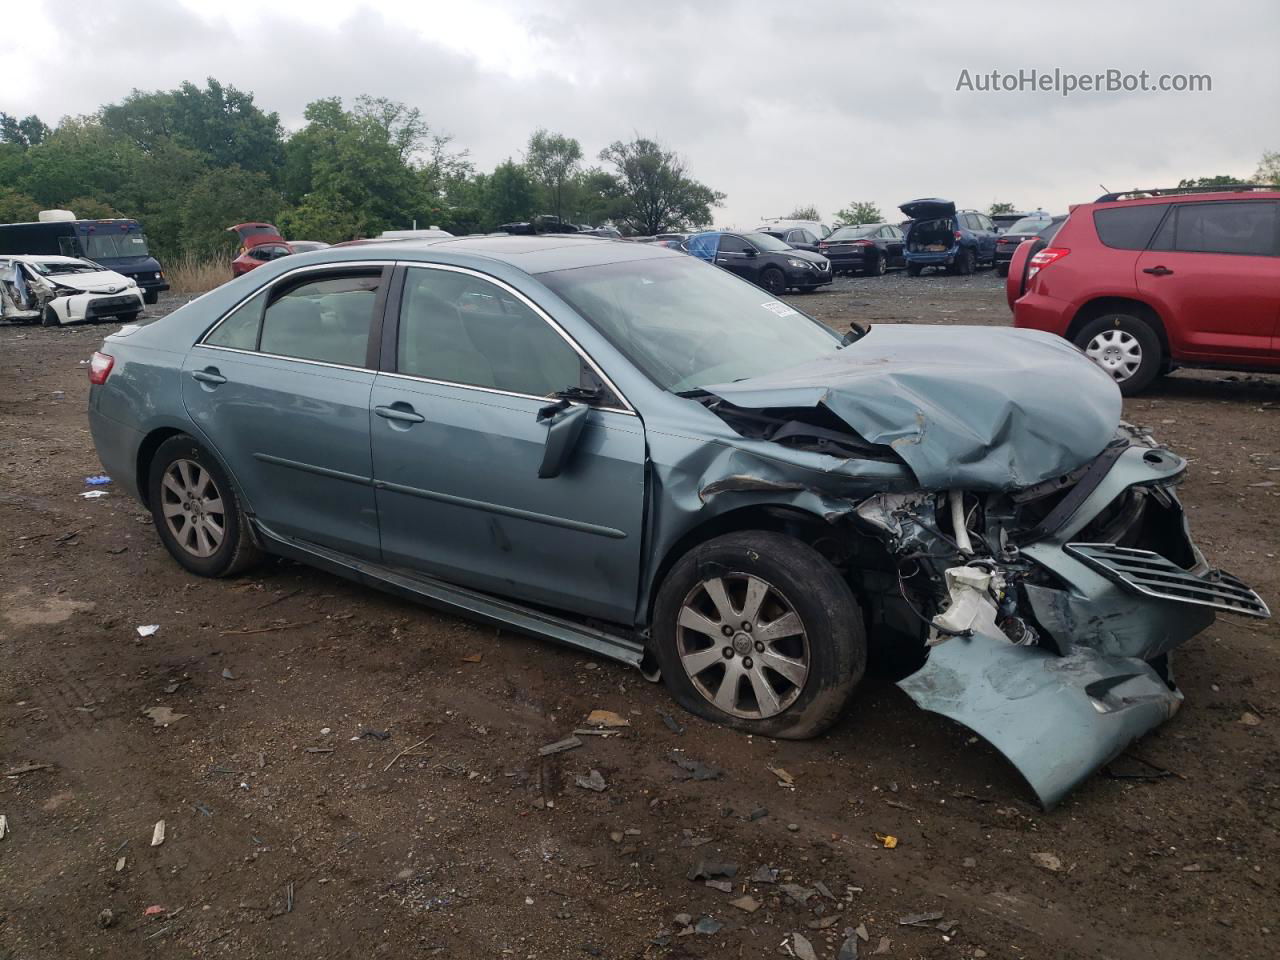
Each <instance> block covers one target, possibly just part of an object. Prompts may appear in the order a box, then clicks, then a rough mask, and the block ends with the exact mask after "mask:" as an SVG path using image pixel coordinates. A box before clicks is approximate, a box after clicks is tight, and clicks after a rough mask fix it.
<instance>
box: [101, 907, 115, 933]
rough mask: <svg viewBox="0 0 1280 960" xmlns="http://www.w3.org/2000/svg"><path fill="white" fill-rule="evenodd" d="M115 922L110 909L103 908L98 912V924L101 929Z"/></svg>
mask: <svg viewBox="0 0 1280 960" xmlns="http://www.w3.org/2000/svg"><path fill="white" fill-rule="evenodd" d="M115 922H116V915H115V914H114V913H112V912H111V911H110V910H103V911H101V912H100V913H99V914H98V926H100V927H101V928H102V929H103V930H106V929H107V928H108V927H110V926H112V925H114V924H115Z"/></svg>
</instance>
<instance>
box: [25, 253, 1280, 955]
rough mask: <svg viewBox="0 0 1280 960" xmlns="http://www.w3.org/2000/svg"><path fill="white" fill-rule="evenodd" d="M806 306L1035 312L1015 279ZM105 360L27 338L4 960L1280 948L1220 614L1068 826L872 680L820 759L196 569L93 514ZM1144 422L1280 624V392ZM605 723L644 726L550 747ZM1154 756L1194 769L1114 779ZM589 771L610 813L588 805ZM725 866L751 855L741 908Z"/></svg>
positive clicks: (470, 638) (885, 318)
mask: <svg viewBox="0 0 1280 960" xmlns="http://www.w3.org/2000/svg"><path fill="white" fill-rule="evenodd" d="M794 302H795V303H796V304H797V306H799V307H800V308H801V309H804V310H807V311H809V312H811V313H814V314H815V315H817V316H819V317H820V318H821V319H822V320H824V321H826V322H828V323H831V324H832V325H835V326H843V325H844V324H845V323H847V322H848V320H850V319H854V318H858V319H864V320H870V321H872V322H873V323H876V322H909V323H964V324H1007V323H1008V322H1009V313H1008V310H1007V308H1006V306H1005V303H1004V295H1003V287H1002V284H1001V282H1000V281H999V280H998V279H997V278H995V277H993V276H992V275H991V274H990V273H989V272H987V273H983V274H979V275H977V276H975V277H972V278H955V277H942V276H938V277H933V276H925V277H921V278H918V279H910V278H907V277H905V276H904V275H901V274H890V275H889V276H887V277H885V278H880V279H855V280H843V279H842V280H840V281H839V282H838V283H837V284H836V285H835V287H834V288H833V289H831V290H829V291H825V292H822V293H816V294H811V295H808V296H800V297H797V298H795V300H794ZM173 306H175V303H174V302H171V301H164V302H162V303H161V304H160V306H159V307H158V308H152V312H153V313H160V312H164V311H165V310H167V309H172V308H173ZM106 332H107V329H106V328H101V327H99V328H92V327H90V328H84V327H81V328H65V329H54V330H48V329H42V328H38V327H6V328H0V357H2V358H3V362H2V363H0V449H2V450H3V453H2V454H0V550H2V551H3V557H4V562H3V574H0V774H2V773H3V772H5V771H13V770H15V769H18V770H20V769H22V768H23V767H24V766H26V765H29V764H37V765H48V766H47V768H43V769H37V770H34V771H31V772H26V773H16V774H14V775H9V776H0V815H4V816H6V817H7V819H8V826H9V834H8V836H6V837H4V838H3V839H2V840H0V960H3V958H14V960H18V958H22V960H26V958H54V957H57V958H63V957H73V956H76V957H83V956H95V957H121V958H137V957H152V956H155V957H184V958H187V957H234V958H250V957H273V958H286V957H287V958H293V957H326V958H331V957H346V956H351V957H361V958H365V957H369V956H377V957H392V958H401V957H403V958H408V957H414V958H418V957H430V956H441V957H468V958H469V957H486V958H490V957H492V958H501V957H512V958H521V960H524V958H551V957H573V958H583V957H607V958H639V957H653V958H684V957H717V958H718V957H766V956H768V957H772V956H779V955H782V956H786V955H788V954H787V952H786V950H787V949H788V948H786V947H782V946H781V945H782V944H783V942H784V939H785V938H790V939H788V940H787V942H788V943H789V944H794V949H795V951H796V954H797V955H799V956H805V954H804V952H803V946H802V944H800V942H799V938H796V937H795V936H794V934H795V933H799V934H800V936H801V937H803V938H805V939H806V940H807V941H808V942H810V943H811V944H812V949H813V951H814V954H815V955H816V956H817V957H819V958H822V960H828V958H832V957H835V955H836V951H837V949H838V947H839V946H840V944H841V942H842V941H843V940H844V938H845V933H844V931H845V930H846V928H857V927H859V926H860V925H861V926H862V927H863V928H864V929H865V932H866V934H867V937H868V941H867V942H865V943H863V942H860V943H859V949H860V951H861V954H862V955H863V956H867V955H871V954H874V953H875V952H876V951H877V950H878V949H880V948H881V947H882V946H883V945H886V944H887V946H885V947H884V949H883V950H882V952H887V954H888V955H889V956H890V957H898V958H904V957H930V958H933V957H939V958H941V957H947V958H976V957H983V956H986V957H1028V958H1038V960H1050V958H1068V957H1070V958H1080V957H1090V958H1127V957H1133V958H1141V960H1149V958H1150V957H1152V956H1159V957H1161V958H1163V960H1180V958H1188V960H1190V958H1195V960H1201V958H1204V957H1233V958H1246V957H1268V956H1275V955H1276V952H1277V948H1276V946H1275V940H1276V937H1277V935H1280V833H1278V832H1277V827H1280V764H1277V758H1278V757H1280V749H1278V748H1280V707H1277V696H1276V694H1277V691H1278V690H1280V671H1277V660H1276V641H1277V640H1278V639H1280V627H1278V626H1277V623H1276V621H1268V622H1265V623H1256V622H1244V621H1242V620H1239V619H1236V618H1231V617H1222V618H1220V619H1219V621H1218V623H1217V624H1216V625H1215V626H1213V627H1212V628H1210V629H1209V630H1208V631H1207V632H1205V633H1204V634H1203V635H1202V636H1200V637H1199V638H1197V639H1196V640H1194V641H1193V642H1192V643H1190V644H1189V645H1188V646H1187V647H1186V648H1185V649H1184V651H1182V653H1181V654H1180V656H1179V658H1178V663H1177V671H1178V676H1179V678H1180V682H1181V683H1182V685H1183V688H1184V690H1185V692H1186V696H1187V700H1186V704H1185V706H1184V708H1183V710H1182V711H1181V713H1180V714H1179V715H1178V716H1177V717H1175V718H1174V719H1173V720H1172V721H1171V722H1170V723H1168V724H1166V725H1165V726H1164V727H1163V728H1161V729H1160V730H1158V731H1156V732H1155V733H1153V734H1152V735H1151V736H1149V737H1147V738H1146V739H1145V740H1143V741H1142V742H1141V743H1139V744H1138V745H1136V746H1135V748H1134V750H1133V752H1132V754H1131V756H1130V758H1127V759H1122V760H1121V761H1119V762H1117V764H1116V765H1115V766H1114V768H1113V773H1115V774H1119V775H1121V776H1119V777H1108V776H1105V775H1099V776H1097V777H1095V778H1094V779H1092V780H1091V781H1090V782H1089V783H1088V784H1086V785H1085V786H1084V787H1083V788H1082V789H1080V790H1079V791H1077V792H1076V793H1075V794H1074V795H1073V796H1072V797H1070V798H1069V799H1068V800H1067V801H1066V802H1065V803H1064V804H1063V806H1062V807H1061V808H1060V809H1058V810H1057V811H1055V812H1054V813H1052V814H1044V813H1042V812H1040V811H1039V810H1038V809H1037V808H1036V807H1035V806H1034V805H1033V804H1032V803H1031V801H1030V794H1029V791H1028V790H1027V789H1026V787H1025V786H1024V785H1023V784H1022V783H1021V782H1020V781H1019V779H1018V777H1017V776H1016V774H1015V773H1013V772H1012V770H1011V769H1010V768H1009V767H1008V766H1007V765H1006V764H1005V763H1004V762H1003V761H1002V760H1001V758H1000V757H999V756H998V755H996V754H995V753H994V752H993V751H992V750H990V749H989V748H987V747H986V746H985V744H983V743H981V742H978V741H976V740H975V739H973V738H971V737H970V736H969V735H968V734H967V733H966V731H964V730H963V729H960V728H958V727H956V726H954V725H952V724H950V723H948V722H947V721H945V720H942V719H941V718H938V717H935V716H932V715H929V714H925V713H923V712H921V711H919V710H917V709H915V708H914V707H913V706H912V705H911V703H910V702H909V701H908V699H907V698H906V696H905V695H904V694H902V693H901V692H900V691H898V689H897V688H896V687H894V686H893V685H892V684H891V683H890V682H889V681H888V680H887V679H886V678H884V677H881V676H874V675H873V676H870V677H869V678H868V679H867V681H866V682H865V684H864V686H863V688H862V690H861V691H860V695H859V697H858V699H857V701H856V703H855V706H854V707H853V709H852V710H851V711H850V713H849V715H848V716H847V718H846V719H845V720H844V721H843V722H842V723H841V724H840V725H839V726H838V727H837V728H836V729H835V730H834V731H833V732H832V733H830V734H829V735H827V736H824V737H822V738H820V739H817V740H814V741H810V742H805V743H786V742H773V741H768V740H761V739H751V738H748V737H744V736H742V735H740V734H737V733H734V732H731V731H729V730H726V729H722V728H719V727H715V726H712V725H710V724H707V723H704V722H702V721H700V720H697V719H696V718H693V717H690V716H687V715H685V714H683V713H681V712H679V711H678V709H677V708H675V706H674V705H673V704H672V703H671V702H670V701H669V700H668V698H667V697H666V695H665V693H664V691H663V690H662V689H661V688H660V687H655V686H653V685H650V684H648V683H646V682H645V681H644V680H643V679H642V678H641V677H640V676H639V675H638V674H636V673H634V672H632V671H630V670H628V669H625V668H623V667H621V666H616V665H614V664H611V663H607V662H603V661H599V662H597V661H592V660H590V659H587V658H585V657H584V656H582V655H579V654H578V653H576V652H573V651H569V650H566V649H562V648H557V647H554V646H551V645H548V644H545V643H541V642H537V641H532V640H528V639H525V638H523V637H520V636H517V635H514V634H510V633H507V632H499V631H495V630H493V629H490V628H480V627H476V626H473V625H471V624H469V623H467V622H465V621H462V620H459V619H456V618H454V617H451V616H447V615H443V614H439V613H436V612H433V611H431V610H428V609H425V608H421V607H418V606H414V605H412V604H409V603H406V602H402V601H400V600H397V599H394V598H390V597H387V596H383V595H380V594H378V593H376V592H373V591H370V590H366V589H362V588H360V587H356V586H354V585H351V584H348V583H346V582H345V581H342V580H338V579H335V578H333V577H330V576H328V575H325V574H322V573H318V572H315V571H312V570H309V569H307V568H304V567H300V566H297V565H294V564H291V563H286V562H270V563H267V564H266V565H264V566H263V567H261V568H259V569H257V570H255V571H253V572H252V573H251V574H250V575H248V576H245V577H243V578H240V579H236V580H229V581H209V580H199V579H196V578H193V577H190V576H187V575H186V574H185V573H183V572H182V571H181V570H180V568H179V567H178V566H177V565H176V564H175V563H173V562H172V561H171V560H170V558H169V557H168V555H167V554H166V553H165V552H164V550H163V548H162V547H161V546H160V543H159V541H158V539H157V538H156V536H155V535H154V533H153V531H152V529H151V527H150V519H149V517H148V516H147V515H146V514H145V513H144V511H143V510H142V508H141V507H140V506H139V505H138V504H136V503H134V502H133V501H131V500H129V499H127V498H126V497H125V496H123V495H122V494H121V493H120V492H119V491H118V490H114V489H113V488H112V487H109V486H108V487H105V488H103V489H106V490H107V491H109V495H108V496H106V497H103V498H101V499H96V500H85V499H81V498H80V497H79V496H78V494H80V493H81V492H83V491H85V490H87V489H92V488H89V487H86V486H85V484H84V478H85V477H87V476H89V475H91V474H95V473H98V472H100V469H101V468H100V466H99V464H98V462H97V459H96V457H95V455H94V451H93V446H92V443H91V441H90V438H89V434H88V429H87V425H86V421H85V416H84V407H85V400H86V396H87V393H88V384H87V382H86V378H85V372H84V368H83V366H81V361H82V360H84V359H85V358H86V357H87V356H88V355H89V353H90V352H91V351H92V350H93V349H94V348H95V347H96V346H97V344H98V343H99V341H100V339H101V337H102V336H103V335H104V333H106ZM979 335H980V331H975V336H979ZM1063 401H1064V402H1070V398H1063ZM1125 406H1126V414H1127V417H1128V418H1129V419H1130V420H1132V421H1134V422H1137V423H1139V424H1143V425H1146V426H1150V427H1151V428H1153V429H1154V431H1155V433H1156V436H1157V437H1159V438H1160V439H1161V440H1163V441H1165V442H1166V443H1168V444H1169V445H1170V446H1171V447H1173V448H1174V449H1176V450H1178V451H1179V452H1181V453H1183V454H1184V455H1186V456H1188V457H1190V458H1191V461H1192V466H1191V471H1190V476H1189V479H1188V480H1187V482H1186V484H1185V486H1184V487H1183V496H1184V498H1185V500H1186V503H1187V505H1188V508H1189V511H1190V516H1191V518H1192V522H1193V529H1194V531H1195V533H1196V535H1197V538H1198V540H1199V542H1200V543H1201V545H1202V546H1203V548H1204V550H1205V552H1206V553H1207V554H1208V555H1209V558H1210V560H1211V561H1212V562H1214V563H1215V564H1219V565H1221V566H1223V567H1224V568H1226V569H1229V570H1231V571H1233V572H1235V573H1237V574H1239V575H1241V576H1243V577H1244V578H1245V579H1246V580H1248V581H1250V582H1252V583H1253V585H1254V586H1255V587H1257V588H1258V589H1259V591H1260V592H1261V593H1262V594H1263V596H1264V597H1265V598H1266V599H1267V601H1268V602H1269V603H1270V604H1271V606H1272V608H1273V609H1280V563H1277V559H1276V558H1277V555H1280V378H1277V377H1263V376H1247V375H1225V374H1217V373H1196V372H1192V373H1178V374H1175V375H1174V376H1172V377H1170V378H1167V379H1164V380H1162V381H1159V382H1158V383H1157V385H1156V387H1155V388H1154V389H1153V390H1152V391H1151V392H1150V393H1149V394H1147V395H1145V396H1143V397H1141V398H1138V399H1136V400H1131V401H1129V402H1127V403H1126V405H1125ZM144 624H159V630H158V632H156V633H155V634H154V635H153V636H149V637H146V638H143V637H140V636H139V635H138V633H137V631H136V629H135V628H136V627H137V626H139V625H144ZM152 707H168V708H170V709H171V710H172V711H174V712H176V713H177V714H180V715H182V716H181V717H180V718H179V719H176V720H174V721H173V722H172V723H170V724H169V725H168V726H157V725H156V724H155V723H154V722H153V720H152V719H151V718H149V717H147V716H143V715H142V713H141V712H142V711H143V710H144V709H148V708H152ZM596 708H601V709H607V710H612V711H615V712H617V713H618V714H620V715H622V716H623V717H624V718H626V719H627V720H628V721H629V723H630V725H629V726H628V727H625V728H623V732H622V733H621V735H619V736H616V737H609V738H603V737H585V736H584V737H583V738H582V739H583V740H584V741H585V743H584V745H583V746H582V747H580V748H578V749H576V750H572V751H569V752H566V753H561V754H558V755H554V756H550V757H546V758H540V757H539V755H538V748H539V747H540V746H542V745H543V744H547V743H550V742H552V741H556V740H559V739H561V738H562V737H564V736H566V735H568V734H569V733H571V732H572V731H573V730H574V729H575V728H578V727H581V726H582V725H583V719H584V718H585V717H586V715H587V713H588V712H589V711H591V710H593V709H596ZM1246 714H1249V715H1252V717H1253V718H1255V719H1256V720H1257V721H1258V722H1257V723H1251V722H1242V718H1245V719H1248V718H1247V717H1246ZM668 717H670V718H671V722H670V724H669V723H668V722H667V718H668ZM672 727H675V728H676V729H672ZM677 730H681V731H682V732H677ZM672 756H676V757H679V758H691V759H694V760H697V761H700V762H702V763H705V764H709V765H712V766H714V767H715V768H717V769H719V770H721V771H722V772H723V773H722V776H721V777H720V778H719V779H707V780H679V779H676V776H675V775H676V774H680V773H681V772H682V771H681V768H680V767H678V766H677V765H676V764H674V763H673V762H672V760H671V759H670V758H671V757H672ZM1137 757H1140V758H1141V759H1142V760H1144V761H1147V762H1149V763H1151V764H1154V765H1155V767H1156V768H1159V769H1162V770H1166V771H1169V772H1170V775H1169V776H1165V777H1161V778H1158V779H1132V778H1125V777H1123V775H1124V774H1128V773H1133V772H1137V771H1145V772H1150V770H1151V769H1153V768H1150V767H1147V768H1144V767H1142V766H1141V765H1140V763H1139V761H1138V760H1137V759H1136V758H1137ZM769 768H775V769H781V770H784V771H785V772H786V774H787V775H786V776H785V777H784V776H781V775H780V774H778V773H775V772H771V770H770V769H769ZM593 769H594V770H598V771H599V772H600V774H601V775H602V776H603V778H604V780H605V782H606V784H607V788H606V789H605V790H604V791H602V792H595V791H590V790H586V789H583V788H581V787H579V786H577V785H576V778H577V777H578V776H585V775H586V774H587V773H588V772H589V771H590V770H593ZM159 820H164V821H165V824H166V837H165V840H164V843H163V844H162V845H160V846H152V845H151V839H152V832H153V827H154V824H155V823H156V821H159ZM877 835H880V836H884V835H892V836H895V837H897V838H898V843H897V845H896V846H895V847H893V848H892V849H890V848H886V846H885V845H884V843H883V842H882V841H880V840H878V839H877ZM1044 854H1048V855H1050V856H1042V855H1044ZM699 861H708V862H709V861H730V862H733V863H735V864H737V867H738V869H737V873H736V875H735V876H734V877H732V879H731V881H730V882H731V884H732V888H731V892H727V891H721V890H719V889H716V888H714V887H710V886H707V885H706V884H705V883H704V882H703V881H702V880H697V881H693V880H690V879H689V875H690V873H691V869H692V868H694V867H696V866H697V864H698V863H699ZM761 867H768V868H773V869H776V870H777V871H778V875H777V881H778V882H776V883H766V882H760V881H758V880H756V879H754V877H755V875H756V871H757V869H758V868H761ZM1050 867H1053V869H1050ZM717 879H719V878H717ZM784 884H792V885H793V886H789V887H784V886H783V885H784ZM744 895H749V896H750V897H752V898H753V900H754V902H755V903H756V904H758V909H756V910H754V911H753V912H748V911H747V910H744V909H741V908H739V907H737V906H734V905H732V904H733V902H734V901H738V900H739V898H741V897H743V896H744ZM743 905H744V906H747V905H749V904H746V903H744V904H743ZM157 908H158V909H157ZM103 911H110V913H109V914H105V913H103ZM935 913H936V914H939V915H940V916H939V918H938V919H939V920H940V921H942V922H943V925H944V926H946V927H947V930H946V931H944V930H943V929H939V928H938V926H937V923H938V921H927V922H921V923H919V924H916V925H901V924H900V920H901V918H903V917H905V916H908V915H912V914H927V915H932V914H935ZM678 914H688V915H689V917H688V919H689V920H691V921H692V922H693V923H694V924H698V921H699V920H700V918H703V917H709V918H712V920H713V921H714V922H707V921H703V922H702V923H701V925H700V926H699V927H698V929H700V930H711V929H712V928H716V929H715V932H707V933H704V932H693V933H689V934H687V935H683V936H682V935H680V934H681V932H682V924H681V923H679V922H677V920H676V919H675V918H676V916H677V915H678ZM717 925H718V928H717ZM948 931H949V932H948ZM854 936H855V937H856V934H855V935H854Z"/></svg>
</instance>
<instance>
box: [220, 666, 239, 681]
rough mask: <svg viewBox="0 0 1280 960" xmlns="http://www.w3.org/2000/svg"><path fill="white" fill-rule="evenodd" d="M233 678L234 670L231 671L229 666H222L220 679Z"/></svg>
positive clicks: (234, 676)
mask: <svg viewBox="0 0 1280 960" xmlns="http://www.w3.org/2000/svg"><path fill="white" fill-rule="evenodd" d="M235 678H236V675H235V673H234V671H232V669H231V668H230V667H223V668H222V679H223V680H234V679H235Z"/></svg>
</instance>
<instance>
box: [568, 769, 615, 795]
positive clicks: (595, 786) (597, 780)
mask: <svg viewBox="0 0 1280 960" xmlns="http://www.w3.org/2000/svg"><path fill="white" fill-rule="evenodd" d="M573 782H574V783H576V784H577V785H578V786H580V787H581V788H582V789H583V790H594V791H595V792H596V793H603V792H604V790H605V788H606V787H608V786H609V785H608V784H607V783H605V782H604V774H602V773H601V772H600V771H599V770H596V769H594V768H593V769H592V770H591V772H590V773H588V774H587V775H586V776H585V777H584V776H582V775H581V774H579V775H578V776H576V777H574V778H573Z"/></svg>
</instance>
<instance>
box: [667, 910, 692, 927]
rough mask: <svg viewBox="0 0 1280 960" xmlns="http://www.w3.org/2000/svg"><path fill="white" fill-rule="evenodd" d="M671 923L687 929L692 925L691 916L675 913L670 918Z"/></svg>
mask: <svg viewBox="0 0 1280 960" xmlns="http://www.w3.org/2000/svg"><path fill="white" fill-rule="evenodd" d="M671 922H672V923H674V924H675V925H676V926H677V927H687V926H689V924H691V923H693V915H692V914H689V913H677V914H676V915H675V916H674V917H672V918H671Z"/></svg>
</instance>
